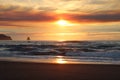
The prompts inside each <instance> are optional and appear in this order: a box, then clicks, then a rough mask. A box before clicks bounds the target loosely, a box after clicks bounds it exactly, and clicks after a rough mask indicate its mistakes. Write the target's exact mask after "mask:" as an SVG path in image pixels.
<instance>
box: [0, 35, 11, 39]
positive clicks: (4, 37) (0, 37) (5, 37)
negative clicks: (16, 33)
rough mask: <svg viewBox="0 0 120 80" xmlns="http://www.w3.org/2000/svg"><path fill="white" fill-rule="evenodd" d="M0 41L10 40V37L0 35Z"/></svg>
mask: <svg viewBox="0 0 120 80" xmlns="http://www.w3.org/2000/svg"><path fill="white" fill-rule="evenodd" d="M0 40H12V38H11V37H10V36H6V35H4V34H0Z"/></svg>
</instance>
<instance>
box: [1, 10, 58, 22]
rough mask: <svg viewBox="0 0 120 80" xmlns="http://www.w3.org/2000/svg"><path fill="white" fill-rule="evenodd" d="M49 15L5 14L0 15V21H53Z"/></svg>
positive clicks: (53, 17) (32, 13)
mask: <svg viewBox="0 0 120 80" xmlns="http://www.w3.org/2000/svg"><path fill="white" fill-rule="evenodd" d="M54 20H56V18H55V16H54V15H53V14H51V13H42V12H37V13H36V12H35V13H34V12H6V13H1V14H0V21H54Z"/></svg>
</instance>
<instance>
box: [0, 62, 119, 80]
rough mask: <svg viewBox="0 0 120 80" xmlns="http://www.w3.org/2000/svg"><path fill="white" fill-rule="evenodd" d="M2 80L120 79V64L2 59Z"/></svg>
mask: <svg viewBox="0 0 120 80" xmlns="http://www.w3.org/2000/svg"><path fill="white" fill-rule="evenodd" d="M0 80H120V65H93V64H92V65H90V64H88V65H87V64H73V65H72V64H44V63H23V62H7V61H0Z"/></svg>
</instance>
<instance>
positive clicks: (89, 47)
mask: <svg viewBox="0 0 120 80" xmlns="http://www.w3.org/2000/svg"><path fill="white" fill-rule="evenodd" d="M0 60H1V61H22V62H37V63H62V64H63V63H64V64H116V65H120V41H0Z"/></svg>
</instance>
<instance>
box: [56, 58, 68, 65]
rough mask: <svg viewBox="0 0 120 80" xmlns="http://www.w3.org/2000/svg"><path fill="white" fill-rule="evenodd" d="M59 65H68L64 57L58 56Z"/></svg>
mask: <svg viewBox="0 0 120 80" xmlns="http://www.w3.org/2000/svg"><path fill="white" fill-rule="evenodd" d="M55 62H56V63H58V64H66V63H67V61H65V59H64V58H63V57H62V56H57V59H56V61H55Z"/></svg>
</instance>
